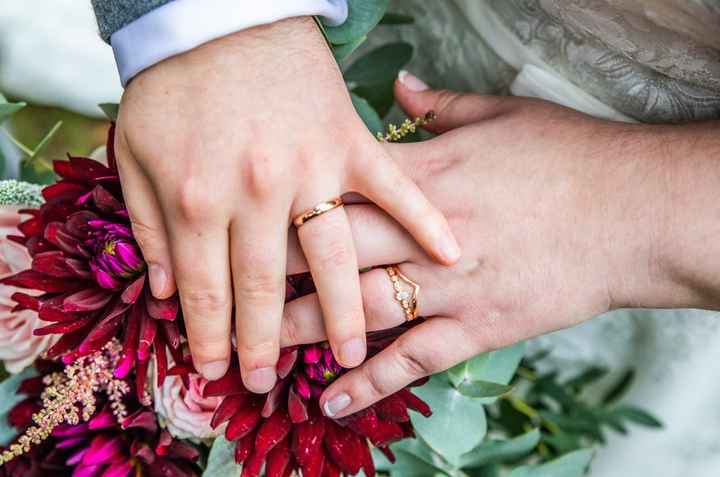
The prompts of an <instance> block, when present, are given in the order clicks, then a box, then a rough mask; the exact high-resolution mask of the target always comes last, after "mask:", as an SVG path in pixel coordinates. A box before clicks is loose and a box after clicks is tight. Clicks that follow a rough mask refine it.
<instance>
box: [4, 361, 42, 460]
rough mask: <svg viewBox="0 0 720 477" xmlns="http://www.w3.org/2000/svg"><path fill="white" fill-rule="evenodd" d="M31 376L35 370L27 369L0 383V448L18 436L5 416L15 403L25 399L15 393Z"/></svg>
mask: <svg viewBox="0 0 720 477" xmlns="http://www.w3.org/2000/svg"><path fill="white" fill-rule="evenodd" d="M33 376H35V370H34V369H33V368H27V369H25V370H24V371H22V372H21V373H19V374H15V375H13V376H10V377H9V378H8V379H6V380H4V381H3V382H1V383H0V445H2V446H7V445H8V444H9V443H10V442H11V441H12V440H13V439H14V438H15V437H16V436H17V434H18V431H17V429H15V428H14V427H12V426H11V425H10V424H9V423H8V422H7V415H8V413H9V412H10V410H11V409H12V408H13V407H15V405H16V404H17V403H19V402H20V401H22V400H23V399H25V395H24V394H18V392H17V390H18V387H19V386H20V383H22V382H23V381H24V380H25V379H27V378H31V377H33Z"/></svg>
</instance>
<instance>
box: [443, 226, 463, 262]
mask: <svg viewBox="0 0 720 477" xmlns="http://www.w3.org/2000/svg"><path fill="white" fill-rule="evenodd" d="M440 253H441V254H442V256H443V258H444V259H445V260H446V261H447V262H448V263H455V262H457V261H458V259H459V258H460V254H461V253H462V251H461V250H460V245H458V243H457V240H455V237H453V235H452V234H451V233H449V232H448V233H447V234H445V236H444V237H443V238H442V239H441V240H440Z"/></svg>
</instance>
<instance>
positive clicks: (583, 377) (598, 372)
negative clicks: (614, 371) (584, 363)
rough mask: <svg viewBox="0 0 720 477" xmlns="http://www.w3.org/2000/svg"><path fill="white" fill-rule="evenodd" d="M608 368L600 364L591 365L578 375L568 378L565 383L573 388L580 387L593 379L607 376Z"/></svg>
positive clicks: (592, 381) (590, 382) (593, 380)
mask: <svg viewBox="0 0 720 477" xmlns="http://www.w3.org/2000/svg"><path fill="white" fill-rule="evenodd" d="M608 372H609V370H608V369H607V368H603V367H600V366H592V367H590V368H588V369H586V370H585V371H583V372H581V373H580V374H579V375H577V376H575V377H574V378H572V379H569V380H568V381H567V382H566V383H565V384H566V385H567V386H570V387H572V388H575V389H582V388H583V387H585V386H587V385H588V384H592V383H594V382H595V381H597V380H599V379H602V378H604V377H605V376H607V374H608Z"/></svg>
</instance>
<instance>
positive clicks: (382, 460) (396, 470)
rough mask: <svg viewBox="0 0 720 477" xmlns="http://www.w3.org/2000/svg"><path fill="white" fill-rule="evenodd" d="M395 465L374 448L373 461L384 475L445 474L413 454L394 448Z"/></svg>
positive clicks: (405, 476) (396, 476)
mask: <svg viewBox="0 0 720 477" xmlns="http://www.w3.org/2000/svg"><path fill="white" fill-rule="evenodd" d="M393 452H394V453H395V459H396V460H395V463H391V462H390V461H389V460H387V457H385V455H384V454H383V453H382V452H380V451H379V450H377V449H375V448H373V450H372V453H373V460H374V461H375V468H376V469H377V470H379V471H381V472H383V473H389V474H390V475H391V476H392V477H433V476H435V475H438V474H442V475H445V473H444V472H443V471H442V470H441V469H440V468H438V467H436V466H434V465H433V464H431V463H430V462H429V461H428V460H426V459H423V458H421V457H419V456H417V455H415V454H414V453H412V452H408V451H407V450H405V449H402V448H397V446H393Z"/></svg>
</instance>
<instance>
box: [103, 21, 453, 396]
mask: <svg viewBox="0 0 720 477" xmlns="http://www.w3.org/2000/svg"><path fill="white" fill-rule="evenodd" d="M116 137H117V141H116V142H117V148H118V166H119V170H120V175H121V176H122V184H123V190H124V192H125V198H126V201H127V204H128V208H129V212H130V217H131V219H132V225H133V231H134V233H135V236H136V237H137V239H138V242H139V244H140V247H141V248H142V251H143V254H144V256H145V259H146V261H147V262H148V264H149V277H150V284H151V287H152V290H153V294H154V295H156V296H157V297H159V298H164V297H167V296H169V295H171V294H172V293H174V291H175V284H176V283H177V288H178V289H179V293H180V299H181V302H182V309H183V315H184V319H185V324H186V326H187V334H188V338H189V341H190V348H191V351H192V356H193V361H194V364H195V366H196V367H197V369H198V371H199V372H200V373H201V374H203V375H204V376H205V377H206V378H208V379H216V378H219V377H220V376H222V375H223V374H224V373H225V371H226V369H227V366H228V362H229V356H230V350H231V348H230V346H231V345H230V334H231V309H232V303H233V296H234V300H235V316H236V328H237V345H238V353H239V356H240V365H241V368H242V375H243V380H244V381H245V384H246V386H247V387H248V389H251V390H253V391H257V392H266V391H268V390H269V389H271V388H272V387H273V385H274V383H275V379H276V378H275V376H276V373H275V369H274V366H275V363H276V361H277V357H278V352H279V336H280V322H281V317H282V307H283V302H284V294H285V263H286V250H287V228H288V225H289V221H290V220H291V219H292V218H293V217H295V216H296V215H299V214H301V213H303V212H304V211H306V210H307V209H310V208H312V207H314V206H315V205H317V204H318V203H320V202H323V201H326V200H330V199H332V198H334V197H337V196H339V195H341V194H343V193H346V192H349V191H356V192H359V193H361V194H363V195H364V196H365V197H368V198H369V199H370V200H371V201H373V202H374V203H376V204H378V205H379V206H380V207H381V208H383V209H384V210H386V211H387V212H388V213H389V214H391V215H392V216H394V217H396V218H397V220H398V221H399V222H400V223H402V224H403V226H405V227H406V228H407V230H409V231H410V233H411V234H412V235H413V236H414V237H415V238H416V239H417V240H418V242H419V243H420V244H422V246H423V247H424V248H425V249H426V250H428V251H429V252H430V253H431V254H432V255H433V256H434V257H436V258H437V259H438V260H439V261H440V262H443V263H446V264H450V263H453V262H454V261H456V260H457V258H458V257H459V254H460V251H459V248H458V246H457V243H456V242H455V240H454V238H453V237H452V234H451V232H450V230H449V227H448V225H447V222H446V221H445V219H444V218H443V216H442V215H441V214H440V213H439V212H438V211H437V210H436V209H435V208H434V207H433V206H432V205H431V204H430V203H429V202H428V201H427V200H426V199H425V197H424V196H423V195H422V193H421V192H420V191H419V189H418V188H417V186H416V185H415V184H414V183H413V182H412V181H411V180H410V179H409V178H408V177H407V176H405V175H404V174H403V173H402V172H401V170H400V168H399V167H398V166H397V165H396V163H395V162H394V161H393V160H392V158H391V157H390V156H389V155H388V154H387V153H386V152H385V151H384V150H383V148H382V147H381V146H380V145H379V144H378V143H377V141H376V140H375V139H374V138H373V137H372V135H371V134H369V133H368V131H367V129H366V128H365V126H364V125H363V124H362V122H361V121H360V119H359V118H358V116H357V114H356V113H355V111H354V109H353V107H352V104H351V102H350V98H349V96H348V94H347V91H346V88H345V84H344V83H343V80H342V77H341V75H340V72H339V70H338V68H337V65H336V64H335V60H334V59H333V57H332V55H331V53H330V51H329V49H328V48H327V46H326V45H325V42H324V40H323V37H322V35H321V33H320V32H319V30H318V29H317V27H316V25H315V24H314V22H313V20H312V19H310V18H297V19H291V20H286V21H282V22H278V23H275V24H272V25H268V26H264V27H258V28H254V29H250V30H246V31H243V32H240V33H237V34H235V35H230V36H227V37H224V38H222V39H219V40H216V41H213V42H210V43H208V44H206V45H203V46H201V47H199V48H196V49H194V50H192V51H190V52H187V53H184V54H182V55H179V56H176V57H173V58H170V59H168V60H165V61H163V62H161V63H159V64H157V65H155V66H153V67H152V68H150V69H148V70H147V71H145V72H143V73H141V74H140V75H139V76H137V77H136V78H135V79H134V80H133V81H132V82H131V84H130V85H129V87H128V89H127V90H126V92H125V96H124V97H123V100H122V105H121V108H120V116H119V118H118V124H117V136H116ZM298 233H299V237H300V243H301V244H302V249H303V251H304V253H305V255H306V256H307V257H308V262H309V268H310V270H311V271H312V273H313V276H314V278H315V282H316V283H317V287H318V291H319V299H320V302H321V305H322V309H323V311H324V316H325V317H326V319H325V325H326V331H327V335H328V337H329V340H330V342H331V343H332V346H333V350H334V352H335V356H336V357H337V359H338V361H339V362H340V363H342V364H343V365H344V366H347V367H353V366H357V365H358V364H360V363H361V362H362V361H363V360H364V358H365V352H366V350H365V333H364V331H365V323H364V315H363V308H362V302H361V294H360V283H359V278H358V265H357V258H356V253H355V248H354V246H353V242H352V235H351V230H350V225H349V223H348V220H347V215H346V214H345V212H344V210H343V209H342V208H338V209H335V210H332V211H330V212H327V213H325V214H324V215H322V216H320V217H317V218H315V219H313V220H312V221H310V222H308V223H307V224H306V225H303V226H302V227H301V228H300V229H299V231H298ZM233 290H234V292H233Z"/></svg>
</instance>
